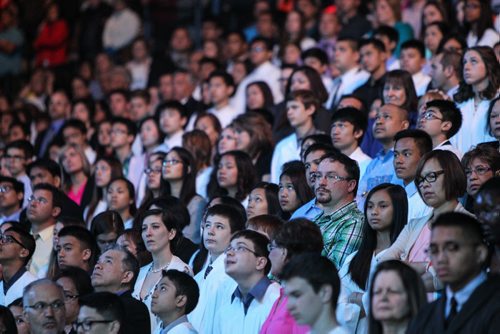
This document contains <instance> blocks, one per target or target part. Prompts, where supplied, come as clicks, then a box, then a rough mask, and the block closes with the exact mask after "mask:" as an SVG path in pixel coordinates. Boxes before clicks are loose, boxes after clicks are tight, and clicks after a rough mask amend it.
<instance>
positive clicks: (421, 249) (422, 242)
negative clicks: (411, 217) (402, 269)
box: [408, 223, 431, 263]
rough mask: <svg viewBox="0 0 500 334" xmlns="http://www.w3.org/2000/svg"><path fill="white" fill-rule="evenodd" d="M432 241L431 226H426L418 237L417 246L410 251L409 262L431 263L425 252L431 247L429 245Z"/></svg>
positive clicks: (414, 245)
mask: <svg viewBox="0 0 500 334" xmlns="http://www.w3.org/2000/svg"><path fill="white" fill-rule="evenodd" d="M430 241H431V229H430V228H429V224H428V223H427V224H425V226H424V228H423V229H422V231H420V234H419V235H418V238H417V240H416V241H415V244H413V247H412V248H411V250H410V254H408V262H410V263H411V262H429V261H430V259H429V256H428V255H427V253H426V252H425V251H426V250H427V248H428V247H429V243H430Z"/></svg>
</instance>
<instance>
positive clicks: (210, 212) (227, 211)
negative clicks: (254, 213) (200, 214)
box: [205, 204, 246, 233]
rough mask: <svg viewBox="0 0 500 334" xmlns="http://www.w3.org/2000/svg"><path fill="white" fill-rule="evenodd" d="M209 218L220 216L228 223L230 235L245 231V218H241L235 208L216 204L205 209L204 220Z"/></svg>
mask: <svg viewBox="0 0 500 334" xmlns="http://www.w3.org/2000/svg"><path fill="white" fill-rule="evenodd" d="M210 216H221V217H224V218H226V219H227V220H228V221H229V226H230V228H231V233H235V232H238V231H241V230H244V229H245V222H246V216H243V215H242V214H241V213H240V212H239V211H238V210H237V209H236V208H234V207H232V206H230V205H227V204H216V205H214V206H211V207H210V208H208V209H207V212H206V214H205V219H206V218H208V217H210Z"/></svg>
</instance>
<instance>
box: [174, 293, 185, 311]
mask: <svg viewBox="0 0 500 334" xmlns="http://www.w3.org/2000/svg"><path fill="white" fill-rule="evenodd" d="M186 304H187V296H186V295H178V296H177V297H175V306H176V307H177V308H184V307H185V306H186Z"/></svg>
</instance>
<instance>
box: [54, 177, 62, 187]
mask: <svg viewBox="0 0 500 334" xmlns="http://www.w3.org/2000/svg"><path fill="white" fill-rule="evenodd" d="M54 186H55V187H56V188H58V189H59V188H60V187H61V177H60V176H54Z"/></svg>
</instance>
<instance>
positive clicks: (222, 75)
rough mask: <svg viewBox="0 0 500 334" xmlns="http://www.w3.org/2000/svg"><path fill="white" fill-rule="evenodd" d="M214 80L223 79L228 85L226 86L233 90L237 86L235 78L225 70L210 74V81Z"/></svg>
mask: <svg viewBox="0 0 500 334" xmlns="http://www.w3.org/2000/svg"><path fill="white" fill-rule="evenodd" d="M213 78H221V79H222V80H223V81H224V83H225V84H226V86H230V87H233V88H234V87H235V86H236V85H235V83H234V79H233V76H232V75H231V74H229V73H227V72H226V71H224V70H215V71H213V72H212V73H210V75H209V76H208V81H210V80H212V79H213Z"/></svg>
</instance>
